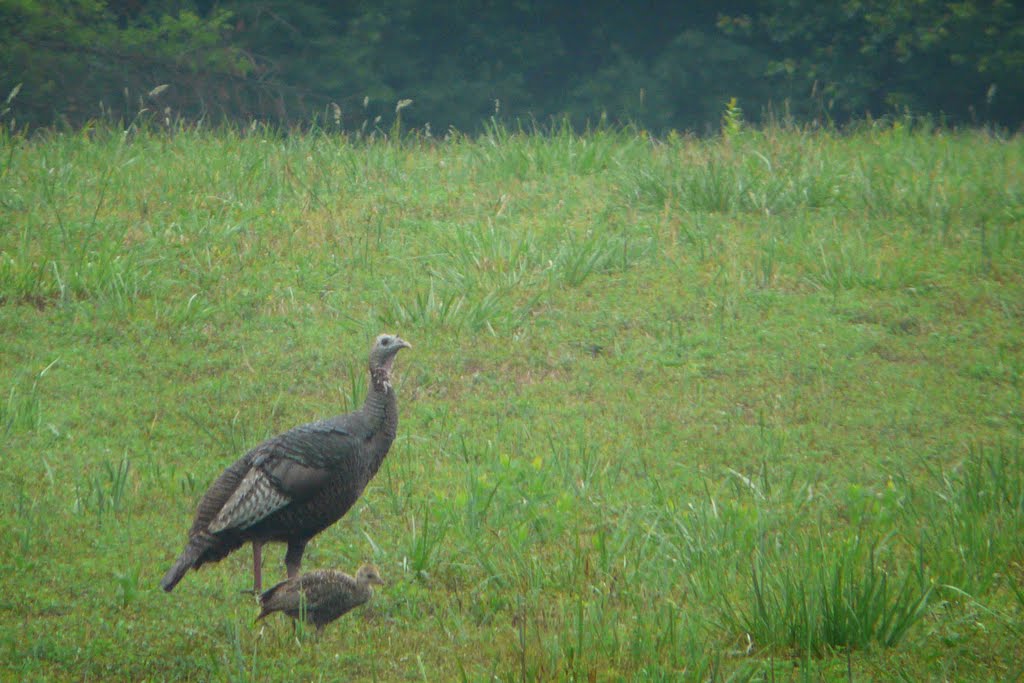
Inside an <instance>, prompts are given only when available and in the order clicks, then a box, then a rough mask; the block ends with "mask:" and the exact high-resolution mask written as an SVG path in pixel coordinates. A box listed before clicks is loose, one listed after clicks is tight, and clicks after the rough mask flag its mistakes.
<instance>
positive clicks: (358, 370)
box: [0, 122, 1024, 681]
mask: <svg viewBox="0 0 1024 683" xmlns="http://www.w3.org/2000/svg"><path fill="white" fill-rule="evenodd" d="M0 143H2V144H0V158H2V160H3V166H2V169H0V434H2V442H0V443H2V453H3V467H2V469H0V504H2V508H3V513H2V514H3V520H2V525H0V535H2V536H0V565H2V568H3V585H4V588H3V591H2V595H0V678H3V679H11V680H18V679H20V680H41V679H55V680H60V679H67V680H112V679H123V680H166V679H195V680H211V679H213V680H216V679H229V680H285V679H287V680H424V681H450V680H468V681H478V680H500V681H511V680H619V679H622V680H666V679H667V680H677V679H678V680H801V679H808V680H846V679H851V678H852V679H854V680H882V679H890V680H891V679H900V678H902V679H906V680H923V679H940V678H944V679H950V680H978V679H992V680H1012V679H1014V678H1015V677H1017V676H1020V675H1021V674H1022V672H1024V645H1022V642H1024V639H1022V631H1024V443H1022V425H1024V400H1022V395H1021V394H1022V379H1024V377H1022V374H1024V333H1022V330H1024V142H1022V140H1021V138H1020V137H1019V136H1017V137H1012V138H1009V139H1002V138H998V137H995V136H991V135H989V134H986V133H982V132H966V131H965V132H948V131H947V132H943V131H934V130H928V129H926V128H921V127H917V128H915V127H914V126H908V125H905V124H903V125H901V124H895V125H883V124H878V125H875V126H870V127H868V126H866V127H864V128H863V129H862V130H859V131H853V132H849V133H846V134H838V133H830V132H822V131H817V132H809V131H800V130H780V129H768V130H762V131H755V130H745V129H743V128H742V127H741V126H740V125H738V124H737V123H735V122H734V123H733V125H730V126H729V127H728V129H727V130H726V134H724V135H723V136H721V137H719V138H716V139H707V140H698V139H694V138H689V137H680V136H670V137H668V138H666V139H652V138H651V137H649V136H647V135H645V134H643V133H638V132H630V131H625V132H618V131H614V132H613V131H594V132H591V133H588V134H586V135H582V136H580V135H575V134H572V133H571V132H569V131H567V130H558V129H556V130H553V131H550V132H548V133H546V134H538V133H521V132H515V131H510V130H507V129H504V128H502V127H500V126H495V127H493V128H492V129H491V130H490V131H489V132H488V133H487V134H486V135H483V136H481V137H479V138H472V139H471V138H466V137H460V136H452V137H449V138H448V139H446V140H443V141H442V140H438V139H432V138H427V137H422V136H416V135H407V136H405V138H404V139H402V140H400V141H397V140H394V139H388V138H387V137H377V138H376V139H371V140H367V139H353V138H346V137H342V136H338V135H327V134H316V133H311V134H306V135H291V136H281V135H277V134H274V133H271V132H267V131H262V130H259V129H256V130H252V131H246V132H237V131H219V132H208V131H206V132H204V131H191V130H181V131H178V132H176V133H161V132H153V131H146V130H141V131H140V130H135V129H134V128H133V129H132V130H130V131H129V133H127V134H125V133H121V132H119V131H116V130H111V129H109V128H105V127H99V128H94V129H90V130H87V131H84V132H81V133H75V134H54V135H48V136H39V137H32V138H26V137H23V136H19V135H12V134H10V133H3V134H2V137H0ZM381 331H389V332H395V333H398V334H401V335H402V336H403V337H404V338H406V339H408V340H410V341H411V342H412V344H413V345H414V348H413V350H412V351H409V352H405V353H403V354H402V356H401V357H400V358H399V359H398V362H397V364H396V386H397V391H398V395H399V403H400V408H401V414H402V417H401V423H400V426H399V435H398V439H397V440H396V442H395V444H394V446H393V448H392V450H391V454H390V455H389V457H388V459H387V460H386V461H385V463H384V465H383V467H382V469H381V471H380V473H379V474H378V476H377V478H376V479H375V480H374V482H373V483H372V484H371V485H370V486H369V488H368V489H367V491H366V493H365V494H364V496H363V498H362V499H361V500H360V502H359V503H358V504H357V505H356V507H355V508H354V509H353V510H352V511H351V512H350V513H349V514H348V516H347V517H345V518H344V519H343V520H342V521H341V522H339V523H338V524H337V525H335V526H334V527H332V528H331V529H329V530H328V531H326V532H324V533H323V534H321V535H320V536H319V537H317V538H316V539H315V540H314V541H313V542H312V544H311V546H310V549H309V551H308V552H307V554H306V561H305V567H306V568H307V569H313V568H327V567H332V568H342V569H345V570H347V571H350V572H351V571H354V570H355V569H356V567H357V566H358V565H359V563H360V562H362V561H364V560H372V561H374V562H375V563H376V564H377V565H378V566H379V567H380V570H381V573H382V575H383V576H384V578H385V579H386V580H387V581H388V585H386V586H384V587H383V588H381V589H379V590H378V591H377V594H376V596H375V598H374V600H373V602H372V603H371V604H370V605H369V606H368V607H367V608H364V609H361V610H359V611H356V612H354V613H352V614H350V615H348V616H346V617H345V618H343V619H342V620H341V621H339V622H337V623H335V624H333V625H331V626H329V627H328V628H327V629H326V630H325V631H324V633H323V634H322V636H320V637H319V638H318V637H316V636H315V634H313V633H310V632H308V631H305V630H299V631H298V632H293V630H292V628H291V625H290V623H289V622H288V620H286V619H284V618H281V619H276V618H275V619H268V620H267V621H265V622H260V623H259V624H254V623H253V619H254V618H255V616H256V614H257V608H256V606H255V604H254V603H253V600H252V598H251V597H249V596H245V595H241V594H240V592H239V591H240V590H242V589H245V588H247V587H249V586H251V554H250V552H249V550H248V548H246V549H244V550H243V551H240V552H238V553H235V554H234V555H232V556H231V557H230V558H228V559H227V560H225V561H223V562H221V563H219V564H217V565H215V566H212V567H209V568H204V569H203V570H202V571H200V572H198V573H193V574H189V575H188V576H187V577H186V578H185V580H184V581H183V582H182V583H181V585H180V586H179V587H178V588H177V590H176V591H175V592H174V593H172V594H170V595H167V594H164V593H163V592H162V591H160V590H159V588H158V586H157V582H158V580H159V578H160V577H161V576H162V574H163V572H164V571H165V570H166V568H167V567H168V566H169V565H170V564H171V562H172V561H173V560H174V558H175V557H176V556H177V554H178V553H179V552H180V550H181V548H182V545H183V543H184V540H185V532H186V529H187V528H188V526H189V524H190V522H191V515H192V513H193V510H194V506H195V504H196V502H197V500H198V497H199V496H200V495H201V494H202V492H203V491H204V490H205V488H206V486H207V485H208V484H209V483H210V482H211V481H212V479H213V478H214V477H215V476H216V475H217V474H218V473H219V472H220V471H221V470H222V469H223V468H224V467H225V466H226V465H228V464H229V463H230V462H232V461H233V460H234V459H235V458H237V457H239V456H240V455H241V454H242V453H244V452H245V450H246V449H247V448H249V447H251V446H253V445H255V444H256V443H258V442H259V441H260V440H262V439H264V438H266V437H268V436H270V435H273V434H275V433H278V432H280V431H282V430H285V429H287V428H289V427H291V426H293V425H295V424H298V423H301V422H306V421H310V420H314V419H319V418H322V417H326V416H329V415H332V414H335V413H338V412H343V411H347V410H351V409H353V407H356V406H358V405H359V404H360V403H361V401H362V397H363V396H364V395H365V384H366V381H367V379H366V372H365V364H366V354H367V351H368V349H369V344H370V342H371V340H372V338H373V336H374V335H376V334H377V333H378V332H381ZM265 558H266V569H265V581H269V582H273V581H275V580H277V579H279V578H280V577H282V576H283V574H284V571H283V566H282V559H283V549H282V548H280V547H273V548H271V549H270V550H269V551H268V552H266V553H265Z"/></svg>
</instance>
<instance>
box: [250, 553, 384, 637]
mask: <svg viewBox="0 0 1024 683" xmlns="http://www.w3.org/2000/svg"><path fill="white" fill-rule="evenodd" d="M374 584H376V585H384V580H383V579H381V578H380V574H378V573H377V568H376V567H374V566H373V565H372V564H364V565H363V566H362V567H360V568H359V571H358V572H356V577H355V578H354V579H353V578H352V577H351V576H349V575H348V574H346V573H345V572H339V571H335V570H332V569H324V570H320V571H315V572H310V573H308V574H303V575H302V576H300V577H298V578H292V579H288V580H287V581H282V582H281V583H279V584H277V585H276V586H274V587H273V588H271V589H270V590H268V591H267V592H266V593H264V594H263V595H261V596H260V605H261V606H262V608H263V609H262V610H261V611H260V615H259V616H258V617H256V621H259V620H260V619H262V618H264V617H265V616H267V615H268V614H272V613H274V612H284V613H285V614H287V615H288V616H290V617H291V618H292V619H300V618H302V619H304V620H305V621H307V622H308V623H310V624H312V625H313V626H316V628H317V630H318V631H319V630H321V629H322V628H323V627H324V626H326V625H327V624H329V623H331V622H332V621H334V620H335V619H337V618H338V617H340V616H341V615H343V614H345V613H346V612H348V611H349V610H351V609H352V608H354V607H358V606H359V605H362V604H363V603H364V602H366V601H367V600H369V599H370V596H371V595H373V588H372V585H374ZM303 603H305V604H303Z"/></svg>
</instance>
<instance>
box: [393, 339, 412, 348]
mask: <svg viewBox="0 0 1024 683" xmlns="http://www.w3.org/2000/svg"><path fill="white" fill-rule="evenodd" d="M395 341H396V342H398V348H400V349H411V348H412V344H410V343H409V342H407V341H405V340H404V339H402V338H401V337H395Z"/></svg>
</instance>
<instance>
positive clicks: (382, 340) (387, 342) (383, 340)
mask: <svg viewBox="0 0 1024 683" xmlns="http://www.w3.org/2000/svg"><path fill="white" fill-rule="evenodd" d="M390 343H391V340H390V339H388V338H387V337H385V338H384V339H381V340H380V345H381V346H387V345H388V344H390Z"/></svg>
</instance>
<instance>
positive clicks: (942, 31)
mask: <svg viewBox="0 0 1024 683" xmlns="http://www.w3.org/2000/svg"><path fill="white" fill-rule="evenodd" d="M1021 74H1024V4H1022V3H1019V2H1015V1H1011V0H989V1H987V2H986V1H982V0H963V1H959V2H950V1H946V0H907V1H906V2H899V3H893V2H888V1H883V0H839V1H837V2H824V3H823V2H818V1H817V0H771V1H769V0H743V1H741V0H724V1H722V2H716V3H710V2H696V3H684V2H667V1H655V0H648V1H646V2H636V3H622V2H611V1H608V0H590V1H582V0H565V1H563V2H557V3H553V2H542V1H541V0H507V1H505V2H495V1H493V0H478V1H476V2H473V1H470V0H456V1H455V2H448V3H439V2H421V1H418V0H373V1H370V0H352V1H351V2H345V3H333V2H312V1H308V0H251V1H250V0H236V1H234V2H231V1H228V2H211V1H208V0H192V1H175V0H0V90H2V92H0V97H2V96H3V94H4V93H7V92H12V91H14V90H15V88H16V86H18V85H20V88H19V89H18V90H17V92H16V94H15V96H13V97H10V98H8V99H9V101H8V103H7V104H6V105H4V106H3V109H5V110H7V111H6V113H4V115H3V116H4V119H6V120H8V121H12V120H13V121H15V122H17V124H20V125H27V126H47V125H71V126H78V125H82V124H84V123H86V122H88V121H90V120H93V119H96V118H101V117H112V118H116V119H131V118H133V117H135V116H137V115H138V114H139V112H145V113H146V114H147V115H149V116H151V117H154V118H156V119H157V120H161V121H165V122H167V123H168V124H170V123H171V122H173V121H180V120H186V121H195V120H200V119H202V120H206V121H210V122H220V121H224V120H228V121H236V122H249V121H265V122H270V123H273V124H276V125H282V126H303V125H309V124H310V123H313V122H316V123H317V124H318V125H323V126H336V127H340V128H344V129H349V130H351V129H353V128H360V127H367V126H371V127H373V126H381V125H384V126H392V125H394V122H395V121H396V119H397V118H398V117H401V125H402V126H404V127H407V128H408V127H416V128H419V129H421V130H427V129H429V130H433V131H437V132H442V131H445V130H447V129H449V128H455V129H458V130H461V131H467V132H473V131H476V130H478V129H479V127H480V126H481V125H484V124H485V122H487V121H488V120H490V118H491V117H492V116H497V117H499V118H500V119H501V120H511V121H521V122H527V123H529V122H532V121H537V122H540V123H542V124H544V123H547V122H549V121H551V120H552V119H559V120H560V119H563V118H565V119H567V120H568V121H570V122H571V123H572V124H574V125H576V126H579V127H585V126H588V125H591V126H593V125H602V124H603V123H610V124H615V125H618V124H635V125H637V126H641V127H643V128H646V129H649V130H654V131H664V130H666V129H681V130H693V131H697V132H703V131H705V130H709V129H715V128H717V126H718V125H719V122H720V119H721V116H722V111H723V108H724V106H725V103H726V102H728V101H729V100H731V99H732V98H736V100H737V102H738V107H740V108H741V109H742V111H743V115H744V118H745V119H747V120H752V121H763V120H765V119H766V118H769V117H770V118H774V119H776V120H785V121H794V122H797V123H806V122H809V121H815V122H821V123H826V124H838V125H842V124H844V123H846V122H849V121H851V120H859V119H862V118H864V117H869V116H871V117H880V116H888V115H894V114H898V115H902V114H906V113H909V114H912V115H927V116H931V117H934V118H937V119H941V120H943V121H946V122H948V123H951V124H955V125H964V124H966V125H970V124H986V125H987V124H994V125H998V126H1003V127H1008V128H1010V129H1012V130H1016V129H1017V128H1019V127H1020V125H1021V123H1022V121H1024V78H1021Z"/></svg>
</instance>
